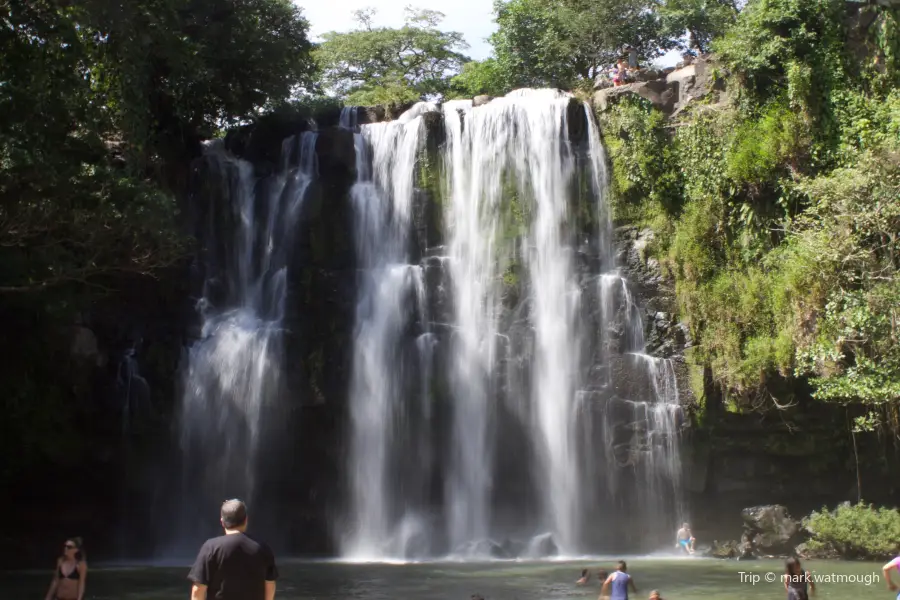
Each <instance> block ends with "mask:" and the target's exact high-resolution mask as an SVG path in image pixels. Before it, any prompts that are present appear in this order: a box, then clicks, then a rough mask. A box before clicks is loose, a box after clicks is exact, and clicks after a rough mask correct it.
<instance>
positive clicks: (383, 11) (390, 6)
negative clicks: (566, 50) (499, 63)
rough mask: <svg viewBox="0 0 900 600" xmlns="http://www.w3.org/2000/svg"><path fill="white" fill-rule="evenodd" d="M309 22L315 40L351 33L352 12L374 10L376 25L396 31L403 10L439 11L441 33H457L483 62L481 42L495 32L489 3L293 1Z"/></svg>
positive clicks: (487, 0)
mask: <svg viewBox="0 0 900 600" xmlns="http://www.w3.org/2000/svg"><path fill="white" fill-rule="evenodd" d="M295 2H296V3H297V4H298V5H299V6H301V7H302V8H303V12H304V13H305V14H306V18H307V19H309V22H310V26H311V33H312V35H313V37H314V38H315V37H316V36H318V35H321V34H323V33H325V32H326V31H346V30H348V29H352V28H353V27H354V26H355V24H354V22H353V11H354V10H358V9H360V8H366V7H372V8H375V9H377V10H378V14H377V15H376V16H375V23H376V24H377V25H384V26H386V27H398V26H400V25H402V24H403V7H405V6H406V5H407V4H411V5H413V6H415V7H417V8H430V9H432V10H439V11H441V12H442V13H444V14H445V15H447V17H446V18H445V19H444V22H443V23H442V24H441V29H444V30H445V31H459V32H461V33H462V34H463V35H464V36H465V38H466V42H468V43H469V50H468V51H467V54H468V55H469V56H471V57H472V58H475V59H481V58H485V57H487V56H488V54H490V52H491V47H490V45H489V44H488V43H487V42H485V41H484V38H486V37H488V36H489V35H491V33H493V31H494V29H495V25H494V16H493V2H492V1H491V0H450V1H449V2H448V1H447V0H409V1H404V0H295Z"/></svg>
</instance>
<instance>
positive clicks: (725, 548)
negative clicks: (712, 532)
mask: <svg viewBox="0 0 900 600" xmlns="http://www.w3.org/2000/svg"><path fill="white" fill-rule="evenodd" d="M703 556H708V557H710V558H738V557H740V556H741V544H740V542H736V541H734V540H728V541H724V542H720V541H718V540H713V543H712V545H711V546H710V547H709V550H707V551H706V552H704V553H703Z"/></svg>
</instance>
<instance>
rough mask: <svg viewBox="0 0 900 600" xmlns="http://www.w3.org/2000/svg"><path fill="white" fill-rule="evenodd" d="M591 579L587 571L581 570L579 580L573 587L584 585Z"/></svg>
mask: <svg viewBox="0 0 900 600" xmlns="http://www.w3.org/2000/svg"><path fill="white" fill-rule="evenodd" d="M590 579H591V572H590V571H588V570H587V569H582V570H581V579H579V580H578V581H576V582H575V585H584V584H586V583H587V582H588V581H590Z"/></svg>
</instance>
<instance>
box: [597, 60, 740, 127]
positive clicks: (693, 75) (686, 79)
mask: <svg viewBox="0 0 900 600" xmlns="http://www.w3.org/2000/svg"><path fill="white" fill-rule="evenodd" d="M714 66H715V64H714V62H713V61H712V59H711V58H710V57H708V56H701V57H698V58H696V59H693V60H692V61H690V64H685V65H683V66H682V67H681V68H678V69H675V70H673V71H669V72H659V71H649V72H648V73H649V74H650V75H651V76H655V77H653V78H650V79H647V80H643V81H636V82H634V83H628V84H625V85H620V86H618V87H604V88H602V89H599V90H597V91H596V92H595V93H594V98H593V101H594V107H595V108H596V109H597V110H600V111H605V110H607V109H608V108H609V107H610V106H613V105H614V104H615V103H616V102H617V101H618V99H619V98H622V97H624V96H637V97H639V98H643V99H644V100H647V101H648V102H650V103H651V104H653V105H654V106H655V107H657V108H658V109H660V110H661V111H662V112H663V113H664V114H666V115H674V114H676V113H678V112H680V111H681V110H682V109H684V108H685V107H686V106H687V105H688V104H689V103H690V102H691V101H694V100H698V99H700V98H702V97H705V96H707V95H709V94H711V93H721V92H724V91H725V86H724V81H723V80H722V79H721V78H715V77H713V73H714V71H715V69H714Z"/></svg>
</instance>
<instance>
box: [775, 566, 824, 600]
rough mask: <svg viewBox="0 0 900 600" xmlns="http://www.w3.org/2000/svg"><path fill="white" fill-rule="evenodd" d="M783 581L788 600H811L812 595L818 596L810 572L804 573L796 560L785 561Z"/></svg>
mask: <svg viewBox="0 0 900 600" xmlns="http://www.w3.org/2000/svg"><path fill="white" fill-rule="evenodd" d="M782 580H783V581H784V591H786V592H787V599H788V600H809V595H810V593H812V595H815V594H816V584H815V583H813V580H812V578H811V577H810V574H809V571H804V570H803V567H802V566H801V565H800V561H799V560H797V559H796V558H789V559H787V560H786V561H784V575H783V576H782Z"/></svg>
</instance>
